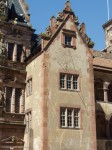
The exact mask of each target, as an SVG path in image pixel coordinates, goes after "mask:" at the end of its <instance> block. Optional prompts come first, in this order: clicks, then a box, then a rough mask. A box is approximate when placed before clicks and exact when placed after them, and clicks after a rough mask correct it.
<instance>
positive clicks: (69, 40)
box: [65, 35, 72, 45]
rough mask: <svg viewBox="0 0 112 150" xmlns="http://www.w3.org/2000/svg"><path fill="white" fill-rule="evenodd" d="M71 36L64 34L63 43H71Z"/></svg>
mask: <svg viewBox="0 0 112 150" xmlns="http://www.w3.org/2000/svg"><path fill="white" fill-rule="evenodd" d="M71 42H72V37H71V36H66V35H65V45H71V44H72V43H71Z"/></svg>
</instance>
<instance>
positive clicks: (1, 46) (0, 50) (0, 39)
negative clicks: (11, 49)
mask: <svg viewBox="0 0 112 150" xmlns="http://www.w3.org/2000/svg"><path fill="white" fill-rule="evenodd" d="M4 37H5V35H4V34H3V33H2V32H0V56H6V52H7V50H6V43H5V40H4Z"/></svg>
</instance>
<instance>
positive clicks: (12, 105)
mask: <svg viewBox="0 0 112 150" xmlns="http://www.w3.org/2000/svg"><path fill="white" fill-rule="evenodd" d="M11 113H15V88H13V89H12V97H11Z"/></svg>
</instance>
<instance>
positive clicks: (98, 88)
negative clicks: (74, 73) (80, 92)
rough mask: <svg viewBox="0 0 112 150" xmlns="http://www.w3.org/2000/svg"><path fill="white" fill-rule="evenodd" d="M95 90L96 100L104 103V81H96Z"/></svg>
mask: <svg viewBox="0 0 112 150" xmlns="http://www.w3.org/2000/svg"><path fill="white" fill-rule="evenodd" d="M94 88H95V100H96V101H104V91H103V80H101V79H95V83H94Z"/></svg>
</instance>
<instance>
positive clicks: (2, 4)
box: [0, 0, 8, 21]
mask: <svg viewBox="0 0 112 150" xmlns="http://www.w3.org/2000/svg"><path fill="white" fill-rule="evenodd" d="M7 16H8V2H7V0H0V20H3V21H5V20H6V19H7Z"/></svg>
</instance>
